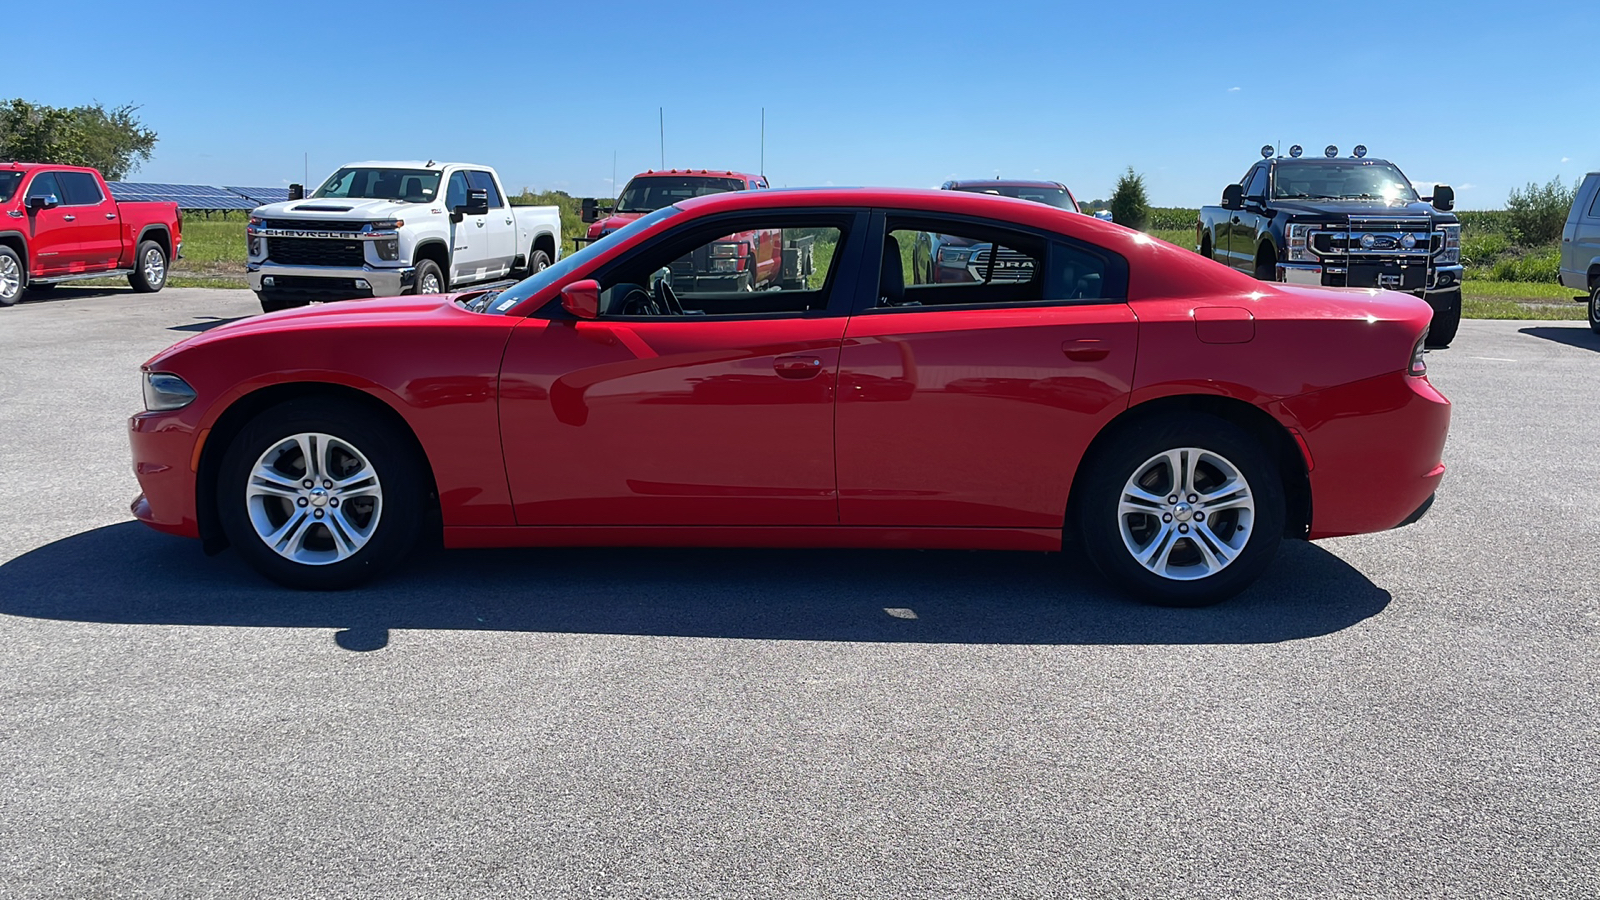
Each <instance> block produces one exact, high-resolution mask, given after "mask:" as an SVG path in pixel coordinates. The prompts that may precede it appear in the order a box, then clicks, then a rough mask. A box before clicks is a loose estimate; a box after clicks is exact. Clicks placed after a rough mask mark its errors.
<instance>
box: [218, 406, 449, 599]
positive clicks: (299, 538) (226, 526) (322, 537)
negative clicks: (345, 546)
mask: <svg viewBox="0 0 1600 900" xmlns="http://www.w3.org/2000/svg"><path fill="white" fill-rule="evenodd" d="M305 433H314V434H322V435H326V436H329V437H332V438H335V439H337V440H339V441H341V442H343V443H344V445H345V446H347V447H348V448H354V450H355V451H356V452H357V453H359V454H360V455H361V456H364V457H365V464H366V465H367V466H370V469H371V471H372V472H374V473H375V474H376V482H377V485H378V486H379V487H380V489H381V493H380V494H379V500H378V502H377V503H375V504H374V503H371V502H370V501H369V500H368V499H367V498H361V497H355V498H350V499H347V500H346V502H345V505H344V510H343V511H340V510H338V506H339V504H338V492H337V491H320V492H319V491H317V490H316V489H315V488H313V489H312V490H311V491H301V490H300V488H298V487H297V488H295V493H297V494H299V495H300V498H301V499H300V500H295V501H293V502H292V503H291V501H289V500H287V499H285V500H284V501H283V502H282V504H281V505H278V504H275V503H274V502H273V501H274V499H275V498H264V499H263V500H262V501H261V502H260V503H259V504H255V503H253V501H251V500H249V499H248V498H247V497H246V490H247V488H248V487H249V486H250V484H251V482H252V473H253V472H254V471H255V468H256V465H257V463H258V462H259V461H261V460H262V459H263V457H264V456H265V455H266V454H268V453H269V452H270V451H272V450H273V449H274V448H276V447H279V446H282V445H283V444H284V442H285V441H286V440H287V439H289V438H291V437H292V436H294V435H298V434H305ZM413 448H414V445H413V442H412V441H411V439H410V436H409V435H406V434H404V433H402V432H401V431H400V429H399V428H397V427H396V426H394V425H393V424H391V423H390V422H389V420H387V419H385V418H384V417H382V416H381V415H379V414H377V413H375V412H374V411H372V410H370V409H368V408H366V407H363V406H360V405H357V404H353V403H349V402H346V401H339V400H332V401H330V400H328V399H326V398H316V397H307V398H302V399H298V400H291V401H288V402H286V403H282V404H280V405H278V406H274V407H272V408H271V409H268V410H266V411H265V412H262V413H261V414H259V415H257V416H256V417H255V418H254V419H252V420H251V421H250V422H249V423H248V424H247V425H245V427H244V429H243V430H242V431H240V432H239V435H238V436H237V437H235V438H234V439H233V442H232V443H230V444H229V445H228V450H227V452H226V453H225V454H224V455H223V458H222V466H221V468H220V470H219V473H218V481H217V493H216V496H217V517H218V520H219V521H220V522H221V524H222V529H223V531H224V532H225V533H226V534H227V536H228V541H229V543H230V544H232V545H233V548H234V549H235V550H236V551H238V553H239V555H240V556H242V557H244V558H245V560H246V561H247V562H249V563H250V565H251V566H253V567H254V568H255V569H256V570H257V571H258V572H260V573H261V574H263V575H265V576H267V577H268V578H270V579H272V580H273V581H276V582H277V583H279V584H281V585H284V586H286V587H291V588H297V589H300V590H340V589H343V588H347V587H352V586H354V585H357V584H360V583H361V582H364V581H367V580H368V579H371V578H374V577H377V576H379V575H382V574H384V573H386V572H388V571H390V570H391V569H393V568H394V567H395V566H396V565H397V564H399V562H400V561H401V560H402V559H404V558H405V556H406V554H407V553H408V552H410V551H411V550H412V549H413V548H414V547H415V546H416V544H417V542H418V539H419V538H420V537H421V535H422V531H423V521H424V518H425V514H426V511H427V503H428V499H427V498H428V485H429V483H430V482H429V479H428V478H427V474H426V469H425V468H424V466H425V463H424V461H423V460H421V459H419V458H418V454H417V452H416V451H415V450H414V449H413ZM336 455H337V454H336V453H334V452H330V458H332V457H335V456H336ZM286 458H289V459H290V460H291V462H292V461H293V460H294V459H298V460H301V471H300V473H299V476H303V475H304V474H305V473H304V465H303V460H304V454H297V453H296V451H293V450H290V451H289V452H288V455H287V457H286ZM344 461H345V462H348V461H349V457H344ZM280 465H282V464H280ZM342 470H344V471H348V470H349V469H348V467H346V468H344V469H342ZM278 471H279V472H280V473H285V477H287V479H288V480H289V481H290V482H294V481H295V480H296V479H297V477H299V476H297V475H296V474H295V473H294V469H293V467H292V466H291V467H289V468H288V469H284V468H279V469H278ZM356 471H360V468H359V467H358V468H357V469H356ZM300 484H301V486H302V487H303V484H304V482H301V483H300ZM319 493H320V495H321V497H322V499H321V501H318V500H317V497H316V496H315V495H317V494H319ZM301 500H309V501H310V502H308V503H302V502H301ZM296 507H298V508H301V509H307V510H310V511H311V512H316V513H325V514H326V517H323V516H318V518H317V519H316V520H312V519H310V518H305V517H304V515H303V514H299V513H297V512H296ZM252 510H254V513H252ZM336 512H337V513H338V515H339V516H340V517H341V518H340V521H343V522H347V523H358V527H360V528H367V527H370V528H371V531H370V533H369V534H368V535H367V536H366V538H365V543H364V544H361V545H359V546H358V548H357V549H355V550H354V552H353V553H349V555H347V556H343V558H338V557H339V556H340V553H339V551H338V548H337V544H336V542H335V541H334V540H333V538H334V535H333V533H332V528H333V526H334V514H335V513H336ZM253 514H254V515H255V516H257V517H259V518H258V520H259V521H263V522H265V523H267V525H268V526H271V527H278V526H281V525H284V524H287V520H288V518H289V517H291V516H296V515H301V516H302V521H303V522H304V524H303V525H300V526H298V527H296V528H293V529H291V530H290V532H289V535H290V538H289V539H288V543H289V545H290V546H289V547H288V549H289V550H291V551H293V550H295V549H296V546H298V547H299V548H300V549H302V550H304V551H305V552H306V553H312V554H315V553H322V554H324V557H325V559H327V561H325V562H322V563H321V564H318V563H316V562H303V561H296V560H294V559H290V558H289V557H288V556H286V555H284V554H282V553H279V552H278V551H277V550H275V549H273V548H272V547H270V546H268V545H267V543H266V538H265V537H263V536H262V535H261V534H259V533H258V532H257V530H256V524H255V521H257V520H253V519H252V515H253ZM363 516H365V517H366V518H365V519H363ZM351 533H352V534H355V533H356V532H351ZM347 540H350V541H351V544H352V545H354V541H353V539H350V538H348V537H347Z"/></svg>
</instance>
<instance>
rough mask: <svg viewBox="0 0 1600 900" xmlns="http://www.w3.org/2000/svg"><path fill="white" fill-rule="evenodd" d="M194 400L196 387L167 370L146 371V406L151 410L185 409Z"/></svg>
mask: <svg viewBox="0 0 1600 900" xmlns="http://www.w3.org/2000/svg"><path fill="white" fill-rule="evenodd" d="M193 402H194V388H192V387H190V386H189V383H188V382H187V381H184V380H183V379H182V378H179V377H178V376H176V375H172V374H169V373H167V372H146V373H144V408H145V409H148V410H150V411H151V412H165V411H167V410H173V409H183V408H184V407H185V406H188V405H189V404H191V403H193Z"/></svg>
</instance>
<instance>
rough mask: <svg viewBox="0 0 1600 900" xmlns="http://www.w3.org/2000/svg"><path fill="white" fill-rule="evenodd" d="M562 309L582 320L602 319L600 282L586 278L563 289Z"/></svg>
mask: <svg viewBox="0 0 1600 900" xmlns="http://www.w3.org/2000/svg"><path fill="white" fill-rule="evenodd" d="M561 308H562V309H564V310H566V311H567V312H569V313H572V314H573V315H575V316H577V317H578V318H580V319H598V318H600V282H598V281H595V280H594V279H593V278H585V279H584V280H582V281H574V282H573V283H571V284H569V285H567V286H566V287H564V288H562V289H561Z"/></svg>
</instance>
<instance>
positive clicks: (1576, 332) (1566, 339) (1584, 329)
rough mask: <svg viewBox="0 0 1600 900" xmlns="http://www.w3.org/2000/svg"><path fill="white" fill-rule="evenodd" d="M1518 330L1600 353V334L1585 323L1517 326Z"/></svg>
mask: <svg viewBox="0 0 1600 900" xmlns="http://www.w3.org/2000/svg"><path fill="white" fill-rule="evenodd" d="M1517 331H1518V332H1520V333H1522V334H1526V335H1528V336H1530V337H1536V338H1543V339H1544V340H1547V341H1555V342H1556V343H1558V344H1566V345H1567V346H1569V347H1581V348H1583V349H1585V350H1593V351H1595V352H1596V353H1600V334H1595V333H1594V332H1593V331H1591V330H1590V329H1589V326H1588V324H1587V323H1584V324H1581V325H1573V326H1570V327H1567V328H1560V327H1553V326H1550V325H1535V326H1532V327H1529V328H1519V329H1517Z"/></svg>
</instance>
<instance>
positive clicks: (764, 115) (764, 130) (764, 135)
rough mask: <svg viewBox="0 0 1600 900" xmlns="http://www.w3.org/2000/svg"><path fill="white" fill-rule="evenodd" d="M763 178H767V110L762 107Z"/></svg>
mask: <svg viewBox="0 0 1600 900" xmlns="http://www.w3.org/2000/svg"><path fill="white" fill-rule="evenodd" d="M761 177H762V178H765V177H767V108H766V107H765V106H763V107H761Z"/></svg>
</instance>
